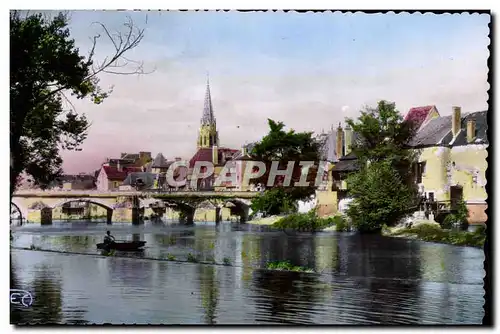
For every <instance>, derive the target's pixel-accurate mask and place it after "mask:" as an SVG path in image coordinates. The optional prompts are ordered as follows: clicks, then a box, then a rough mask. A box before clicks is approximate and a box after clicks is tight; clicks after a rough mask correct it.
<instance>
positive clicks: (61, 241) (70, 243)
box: [51, 235, 102, 251]
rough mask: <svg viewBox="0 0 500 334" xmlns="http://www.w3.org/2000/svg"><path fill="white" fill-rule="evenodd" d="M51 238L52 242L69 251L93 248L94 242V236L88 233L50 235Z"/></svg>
mask: <svg viewBox="0 0 500 334" xmlns="http://www.w3.org/2000/svg"><path fill="white" fill-rule="evenodd" d="M51 239H52V240H51V242H52V243H54V244H56V245H60V246H62V247H63V248H64V250H69V251H86V250H88V249H89V248H94V247H95V243H96V239H95V237H93V236H89V235H62V236H54V237H51ZM99 242H102V241H99Z"/></svg>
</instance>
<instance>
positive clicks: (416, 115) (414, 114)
mask: <svg viewBox="0 0 500 334" xmlns="http://www.w3.org/2000/svg"><path fill="white" fill-rule="evenodd" d="M434 110H436V107H435V106H424V107H413V108H411V109H410V110H409V111H408V113H407V114H406V116H405V118H404V120H405V121H410V122H412V123H414V124H415V126H416V127H417V129H419V128H420V127H421V126H422V124H423V123H424V122H425V121H426V120H427V121H428V118H429V116H430V114H431V113H432V111H434Z"/></svg>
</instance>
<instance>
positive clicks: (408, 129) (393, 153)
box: [346, 100, 418, 184]
mask: <svg viewBox="0 0 500 334" xmlns="http://www.w3.org/2000/svg"><path fill="white" fill-rule="evenodd" d="M346 123H347V124H348V125H349V126H350V127H351V129H352V131H353V132H355V133H357V134H358V138H359V140H358V141H357V142H354V143H353V145H352V148H351V149H352V152H353V153H354V155H355V156H356V158H357V159H358V161H359V162H360V163H361V164H366V163H367V162H368V161H371V162H377V161H389V162H390V164H391V166H393V167H394V168H395V169H396V170H397V171H398V173H399V174H400V175H401V177H402V179H403V180H404V182H407V183H408V184H409V183H412V176H413V174H412V167H413V164H414V163H415V161H416V158H417V155H418V151H416V150H412V149H409V148H410V147H409V143H410V141H411V140H412V139H413V137H414V136H415V134H416V130H417V129H416V127H415V123H413V122H406V121H403V117H402V116H401V114H400V113H399V112H398V110H397V109H396V105H395V104H394V103H391V102H387V101H384V100H382V101H380V102H378V105H377V107H376V108H370V107H368V108H366V110H364V111H362V112H361V115H360V116H359V117H358V119H357V120H353V119H350V118H348V119H346Z"/></svg>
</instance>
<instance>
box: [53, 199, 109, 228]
mask: <svg viewBox="0 0 500 334" xmlns="http://www.w3.org/2000/svg"><path fill="white" fill-rule="evenodd" d="M72 202H85V203H90V204H95V205H98V206H100V207H102V208H104V209H105V210H106V223H108V224H111V222H112V220H113V210H114V207H115V205H114V204H111V203H109V202H107V201H105V200H102V199H100V198H64V199H62V200H61V201H59V202H56V203H55V204H54V205H51V206H50V208H51V209H52V210H53V209H55V208H57V207H61V206H63V205H64V204H67V203H72ZM50 216H51V221H52V214H50Z"/></svg>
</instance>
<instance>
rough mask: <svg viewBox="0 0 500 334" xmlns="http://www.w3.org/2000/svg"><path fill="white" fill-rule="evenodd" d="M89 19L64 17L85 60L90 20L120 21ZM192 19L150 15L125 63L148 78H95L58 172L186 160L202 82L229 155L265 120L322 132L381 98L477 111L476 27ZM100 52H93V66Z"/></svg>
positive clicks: (480, 86)
mask: <svg viewBox="0 0 500 334" xmlns="http://www.w3.org/2000/svg"><path fill="white" fill-rule="evenodd" d="M90 13H91V14H89V12H87V13H78V14H75V15H73V18H72V20H73V21H72V26H71V27H72V34H73V36H74V37H75V38H76V40H77V44H78V45H79V47H80V49H81V50H82V52H85V53H86V52H87V51H86V48H87V49H88V45H89V44H88V37H89V36H92V35H93V32H92V30H90V29H88V27H89V25H90V23H91V22H92V21H95V20H100V21H103V22H104V23H106V24H109V25H110V26H112V27H118V23H119V22H123V19H124V16H120V15H122V14H120V15H118V14H113V15H112V13H113V12H107V13H102V12H94V13H93V14H92V12H90ZM114 13H117V12H114ZM137 15H139V14H137ZM140 15H143V14H140ZM200 15H201V14H200ZM200 15H198V16H196V17H191V16H189V17H188V16H185V15H179V14H178V13H177V14H176V15H171V14H169V13H163V14H161V15H156V16H154V15H153V14H151V15H150V17H149V18H148V25H147V30H146V37H145V39H144V40H143V42H142V43H141V45H140V46H139V47H138V48H137V49H135V50H134V51H133V52H132V53H131V54H129V55H128V56H129V57H130V58H132V59H139V60H144V61H145V68H146V70H148V69H153V68H156V71H155V72H154V73H152V74H148V75H146V76H140V77H137V76H116V75H104V76H102V77H101V83H102V86H103V87H104V88H106V87H108V86H111V85H114V91H113V93H112V95H111V96H110V97H109V98H108V99H106V100H105V101H104V103H102V104H101V105H93V104H91V103H90V102H89V101H88V100H84V101H76V102H75V103H74V104H75V107H76V110H77V111H78V112H80V113H85V114H87V116H88V118H89V119H90V120H91V121H92V123H93V125H92V127H91V129H90V131H89V136H88V139H87V140H86V141H85V143H84V144H83V146H82V151H79V152H63V153H62V155H63V158H64V166H63V167H64V170H65V172H66V173H78V172H91V171H94V170H96V169H98V168H99V167H100V165H101V163H102V162H103V160H104V159H105V158H106V157H117V156H119V154H120V152H129V153H133V152H138V151H151V152H152V154H153V156H154V155H156V154H157V153H159V152H161V153H163V155H164V156H165V157H167V158H168V159H172V158H174V157H176V156H181V157H183V158H185V159H189V158H190V157H191V156H192V155H193V154H194V153H195V151H196V138H197V135H198V127H199V124H200V117H201V115H202V111H203V99H204V95H205V83H206V73H207V71H210V86H211V93H212V103H213V107H214V112H215V117H216V118H217V125H218V130H219V137H220V141H221V145H223V146H226V147H231V148H236V149H238V148H240V147H241V145H243V144H244V143H246V142H252V141H255V140H258V139H260V138H261V137H262V136H264V135H265V134H266V133H267V118H272V119H274V120H277V121H283V122H284V123H285V124H286V125H287V126H288V127H291V128H294V129H296V130H298V131H304V130H309V131H311V130H312V131H315V132H321V131H322V129H325V130H327V129H329V128H330V127H331V126H332V125H334V126H336V125H338V123H339V122H340V121H343V120H344V118H345V117H346V116H349V117H352V116H356V115H357V113H358V111H359V110H360V109H361V108H362V107H363V106H365V105H367V104H368V105H374V104H375V103H376V102H377V101H378V100H380V99H386V100H389V101H394V102H396V106H397V107H398V109H399V110H400V111H401V112H402V113H406V112H407V111H408V109H409V108H411V107H414V106H422V105H436V106H437V108H438V110H439V112H440V113H441V114H442V115H446V114H450V113H451V108H452V106H453V105H458V106H461V107H462V110H463V112H470V111H480V110H486V109H487V108H488V105H487V98H488V96H487V90H488V88H489V85H488V83H487V74H488V67H487V58H488V56H489V53H488V50H487V45H488V43H489V39H488V37H487V36H488V31H489V30H488V27H487V24H488V22H489V18H486V19H485V18H484V16H483V17H479V16H477V15H476V16H472V15H464V16H463V17H462V15H455V16H447V17H443V16H441V17H440V16H439V15H433V16H430V15H426V16H423V15H420V18H419V17H417V16H411V15H407V17H397V18H395V17H394V15H393V16H392V17H389V16H388V15H386V16H371V17H368V16H366V15H365V16H359V19H358V18H356V17H354V15H351V17H337V18H335V19H331V18H330V19H329V18H328V17H326V16H324V17H319V16H314V14H311V15H310V16H308V15H306V14H298V15H297V16H290V15H289V16H286V15H281V16H280V17H278V18H277V17H276V16H269V15H267V16H264V15H262V16H258V15H250V16H248V15H247V16H244V19H242V18H243V16H237V15H235V13H232V14H231V13H227V15H226V14H224V15H225V16H224V17H223V18H221V17H220V16H214V15H213V14H212V16H207V15H204V16H200ZM96 16H97V18H96ZM138 18H139V17H138V16H136V17H134V19H138ZM322 29H323V30H322ZM325 29H326V30H325ZM315 31H317V33H315ZM374 34H375V35H374ZM311 36H314V38H313V37H311ZM103 42H104V40H103ZM107 50H109V45H106V44H105V43H103V44H99V45H98V53H97V54H98V56H100V58H99V59H101V58H102V56H103V55H105V54H106V52H107Z"/></svg>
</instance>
